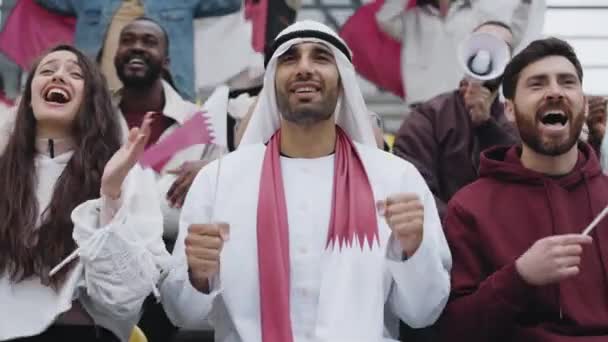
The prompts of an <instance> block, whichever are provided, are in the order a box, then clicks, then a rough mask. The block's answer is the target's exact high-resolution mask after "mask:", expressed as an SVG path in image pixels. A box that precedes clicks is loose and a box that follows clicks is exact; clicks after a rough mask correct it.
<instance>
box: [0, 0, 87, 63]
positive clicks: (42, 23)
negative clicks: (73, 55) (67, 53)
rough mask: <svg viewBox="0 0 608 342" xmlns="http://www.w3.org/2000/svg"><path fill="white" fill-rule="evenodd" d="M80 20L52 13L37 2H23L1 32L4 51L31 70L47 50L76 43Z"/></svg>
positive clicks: (20, 2)
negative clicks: (75, 36) (75, 35)
mask: <svg viewBox="0 0 608 342" xmlns="http://www.w3.org/2000/svg"><path fill="white" fill-rule="evenodd" d="M75 31H76V18H74V17H68V16H62V15H58V14H55V13H52V12H50V11H48V10H46V9H45V8H43V7H41V6H40V5H38V4H36V3H35V2H34V0H19V1H18V2H17V4H15V7H14V8H13V10H12V12H11V14H10V15H9V17H8V18H7V22H6V24H5V25H4V29H3V30H2V32H0V51H1V52H2V53H4V54H5V55H6V56H7V57H8V58H10V59H11V60H13V61H14V62H15V63H17V64H18V65H19V66H20V67H21V68H23V69H25V70H28V69H29V68H30V67H31V64H32V63H33V62H34V60H35V59H36V58H37V57H39V56H40V55H41V54H42V53H43V52H44V51H46V50H48V49H50V48H51V47H53V46H55V45H57V44H61V43H63V44H73V42H74V32H75Z"/></svg>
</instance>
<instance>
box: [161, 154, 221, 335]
mask: <svg viewBox="0 0 608 342" xmlns="http://www.w3.org/2000/svg"><path fill="white" fill-rule="evenodd" d="M217 165H218V163H217V162H213V163H211V164H209V165H207V166H206V167H205V168H203V170H201V172H199V174H198V175H197V176H196V178H195V179H194V182H193V183H192V186H191V188H190V191H189V192H188V195H187V196H186V201H185V203H184V206H183V208H182V213H181V217H180V222H179V233H178V235H177V240H176V241H175V247H174V249H173V256H172V262H171V268H170V270H169V272H168V274H167V276H166V278H165V279H164V280H163V281H162V283H161V288H160V289H161V301H162V304H163V307H164V309H165V312H166V313H167V316H168V317H169V319H170V320H171V322H173V324H175V325H177V326H179V327H182V328H189V329H200V328H201V327H203V326H206V325H207V324H206V323H205V319H206V318H207V316H208V315H209V312H210V311H211V308H212V306H213V302H214V299H215V297H216V296H217V295H218V293H219V292H220V291H219V290H217V289H214V288H213V287H212V288H211V293H209V294H204V293H202V292H200V291H198V290H197V289H195V288H194V287H193V286H192V284H190V279H189V277H188V262H187V260H186V251H185V243H184V242H185V239H186V236H187V235H188V227H189V226H190V224H193V223H209V222H211V219H212V217H211V214H212V207H213V202H214V201H213V196H214V191H213V189H214V184H215V174H216V172H217V167H218V166H217Z"/></svg>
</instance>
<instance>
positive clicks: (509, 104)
mask: <svg viewBox="0 0 608 342" xmlns="http://www.w3.org/2000/svg"><path fill="white" fill-rule="evenodd" d="M505 116H506V117H507V120H509V122H515V103H513V100H509V99H505Z"/></svg>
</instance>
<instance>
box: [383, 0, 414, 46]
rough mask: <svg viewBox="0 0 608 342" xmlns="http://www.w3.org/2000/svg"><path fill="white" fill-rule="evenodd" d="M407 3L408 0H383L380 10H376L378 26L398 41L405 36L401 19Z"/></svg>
mask: <svg viewBox="0 0 608 342" xmlns="http://www.w3.org/2000/svg"><path fill="white" fill-rule="evenodd" d="M407 3H408V0H385V1H384V4H382V7H380V10H379V11H378V12H376V21H377V22H378V26H379V27H380V28H381V29H382V31H384V32H386V33H387V34H389V35H390V36H391V37H393V38H395V39H397V40H399V41H402V40H403V36H405V25H404V23H403V20H404V15H405V6H406V5H407Z"/></svg>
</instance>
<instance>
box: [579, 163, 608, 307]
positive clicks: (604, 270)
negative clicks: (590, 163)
mask: <svg viewBox="0 0 608 342" xmlns="http://www.w3.org/2000/svg"><path fill="white" fill-rule="evenodd" d="M583 180H584V181H585V191H586V192H587V202H588V203H589V211H590V212H591V220H593V219H594V218H595V215H596V214H597V213H599V210H594V208H593V201H591V191H589V188H590V185H589V179H588V178H587V175H586V174H584V173H583ZM596 231H597V230H596ZM591 234H593V232H592V233H591ZM601 240H602V239H594V241H595V242H596V243H597V252H598V254H599V255H598V256H599V258H600V263H601V265H602V275H603V276H604V284H606V285H608V268H607V267H606V261H604V258H603V257H602V250H603V249H602V242H601ZM606 304H607V305H608V303H606Z"/></svg>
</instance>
